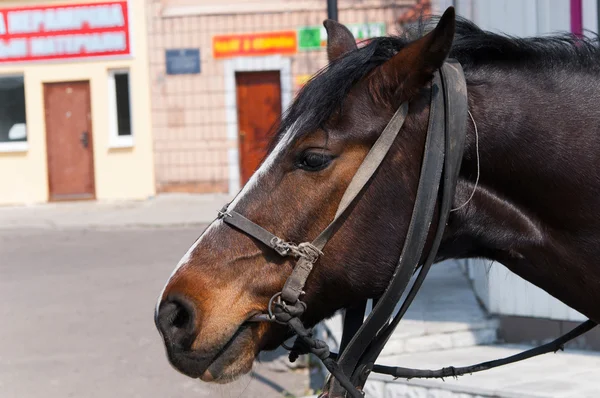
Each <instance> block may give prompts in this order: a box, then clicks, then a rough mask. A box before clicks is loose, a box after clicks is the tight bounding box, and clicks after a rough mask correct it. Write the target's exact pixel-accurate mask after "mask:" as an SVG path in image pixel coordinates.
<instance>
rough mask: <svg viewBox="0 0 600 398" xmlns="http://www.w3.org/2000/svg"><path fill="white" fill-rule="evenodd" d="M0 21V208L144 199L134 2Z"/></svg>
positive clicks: (13, 7)
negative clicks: (6, 205)
mask: <svg viewBox="0 0 600 398" xmlns="http://www.w3.org/2000/svg"><path fill="white" fill-rule="evenodd" d="M0 14H1V17H2V18H0V37H2V38H3V40H2V41H1V42H0V115H1V116H0V205H4V204H29V203H41V202H47V201H60V200H81V199H98V200H118V199H143V198H147V197H148V196H151V195H153V194H154V173H153V166H154V165H153V152H152V138H151V137H152V134H151V131H152V126H151V123H150V119H149V113H150V90H149V75H148V54H147V52H148V45H147V35H146V19H145V18H144V15H145V4H144V2H143V0H121V1H100V2H98V1H95V2H91V1H86V0H78V1H70V0H63V1H60V2H59V1H53V0H32V1H29V0H27V1H14V2H5V1H2V2H0Z"/></svg>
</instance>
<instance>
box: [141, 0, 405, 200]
mask: <svg viewBox="0 0 600 398" xmlns="http://www.w3.org/2000/svg"><path fill="white" fill-rule="evenodd" d="M146 2H147V6H148V32H149V44H150V53H149V56H150V79H151V82H152V85H151V86H152V123H153V131H154V138H155V145H154V148H155V164H156V183H157V190H159V191H163V190H164V191H170V190H180V191H195V192H229V193H235V192H232V191H235V188H236V184H235V183H233V184H232V183H231V182H232V179H235V178H236V173H237V170H236V167H237V166H236V156H238V155H237V153H236V148H237V133H236V131H235V128H236V126H235V125H232V124H235V118H236V117H235V112H236V108H235V86H233V87H232V86H231V85H227V84H226V83H227V79H228V78H230V77H228V73H227V72H226V70H227V68H228V66H227V65H228V62H231V60H221V59H219V60H215V59H213V58H212V48H211V45H212V37H213V36H214V35H219V34H230V33H252V32H265V31H278V30H296V29H297V28H299V27H302V26H307V25H318V26H322V23H323V20H324V19H325V18H326V16H327V12H326V2H325V1H324V0H323V1H317V0H295V1H289V0H288V1H279V0H269V1H246V0H244V1H242V0H224V1H221V2H219V1H214V0H213V1H192V0H146ZM415 2H416V0H397V1H394V2H390V1H387V0H360V1H359V0H340V7H339V19H340V21H342V22H343V23H364V22H385V23H386V26H387V29H388V33H395V32H396V28H397V26H396V24H395V22H396V21H397V19H398V17H400V16H401V15H402V14H404V13H405V12H406V11H407V10H408V9H409V7H410V6H411V5H414V4H415ZM233 3H235V4H233ZM189 47H191V48H199V49H200V53H201V61H202V63H201V67H202V70H201V73H200V74H198V75H175V76H172V75H166V72H165V69H166V67H165V49H175V48H189ZM262 58H264V57H262ZM285 58H287V59H289V60H290V63H291V68H290V69H291V74H290V75H287V76H283V77H282V87H283V83H286V84H287V83H289V85H290V86H291V88H292V94H293V93H294V92H296V91H297V89H298V86H297V84H296V83H297V79H298V78H300V77H301V76H304V75H311V74H313V73H315V72H317V71H318V70H319V69H320V68H322V67H323V66H325V65H326V62H327V61H326V54H325V51H324V50H323V49H321V50H315V51H299V52H298V53H297V54H295V55H293V56H289V57H288V56H286V57H285ZM238 61H239V62H237V64H239V65H242V64H244V62H245V63H246V64H247V65H250V66H251V67H252V65H254V66H256V64H260V63H261V62H263V61H264V62H263V64H265V65H267V64H270V63H269V62H270V61H268V60H263V61H261V60H257V59H249V58H248V57H239V59H238ZM277 62H278V61H277V60H275V63H277ZM232 98H233V101H232V100H231V99H232ZM285 105H286V104H284V106H285ZM232 113H233V116H232Z"/></svg>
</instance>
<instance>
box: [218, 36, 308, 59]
mask: <svg viewBox="0 0 600 398" xmlns="http://www.w3.org/2000/svg"><path fill="white" fill-rule="evenodd" d="M297 51H298V40H297V37H296V32H295V31H293V30H290V31H281V32H267V33H252V34H241V35H220V36H213V57H214V58H228V57H239V56H254V55H270V54H295V53H296V52H297Z"/></svg>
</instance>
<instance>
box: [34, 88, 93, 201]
mask: <svg viewBox="0 0 600 398" xmlns="http://www.w3.org/2000/svg"><path fill="white" fill-rule="evenodd" d="M44 108H45V114H46V145H47V151H48V183H49V188H50V200H77V199H93V198H94V197H95V191H94V157H93V145H92V126H91V109H90V84H89V82H63V83H46V84H44Z"/></svg>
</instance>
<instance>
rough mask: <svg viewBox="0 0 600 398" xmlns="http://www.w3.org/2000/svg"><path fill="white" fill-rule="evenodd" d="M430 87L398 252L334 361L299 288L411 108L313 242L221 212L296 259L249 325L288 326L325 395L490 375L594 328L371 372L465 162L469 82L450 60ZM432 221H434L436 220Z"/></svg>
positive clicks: (350, 322)
mask: <svg viewBox="0 0 600 398" xmlns="http://www.w3.org/2000/svg"><path fill="white" fill-rule="evenodd" d="M431 88H432V90H431V106H430V113H429V124H428V128H427V138H426V142H425V150H424V153H423V161H422V165H421V175H420V178H419V184H418V189H417V196H416V200H415V205H414V208H413V212H412V216H411V220H410V224H409V227H408V231H407V235H406V239H405V242H404V246H403V249H402V253H401V255H400V258H399V260H398V264H397V266H396V269H395V271H394V274H393V276H392V279H391V281H390V283H389V285H388V287H387V289H386V290H385V292H384V293H383V295H382V296H381V297H379V298H378V299H377V300H376V304H375V305H374V307H373V310H372V311H371V313H370V314H369V316H368V317H367V319H366V320H365V321H364V322H363V318H364V314H365V306H366V303H364V304H363V305H362V307H361V308H358V309H348V310H346V316H345V319H344V333H343V336H342V343H341V346H340V354H339V355H338V354H333V353H330V352H329V349H328V347H327V345H326V344H325V343H324V342H322V341H320V340H316V339H314V338H313V337H312V332H311V331H310V330H309V329H306V328H305V327H304V326H303V324H302V321H301V320H300V317H301V315H302V314H303V312H304V311H305V310H306V304H305V303H304V302H302V301H301V300H300V296H301V295H302V294H303V293H304V292H303V289H304V285H305V283H306V280H307V278H308V276H309V274H310V272H311V270H312V268H313V265H314V263H315V262H316V261H317V260H318V258H319V256H320V255H322V254H323V253H322V250H323V248H324V247H325V245H326V244H327V242H328V240H329V238H331V236H332V234H333V232H334V230H336V228H337V226H338V224H339V223H341V222H343V220H344V218H341V216H342V215H344V214H345V212H346V210H347V209H348V207H349V205H350V204H351V203H352V202H353V201H354V200H355V199H356V198H357V196H358V194H359V193H360V192H361V191H362V189H363V188H364V187H365V186H366V185H367V184H368V183H369V181H370V180H371V177H372V176H373V174H374V173H375V172H376V171H377V169H378V168H379V166H380V165H381V163H382V162H383V161H384V159H385V157H386V155H387V153H388V152H389V150H390V148H391V147H392V144H393V143H394V141H395V139H396V137H397V135H398V133H399V131H400V129H401V127H402V125H403V123H404V121H405V119H406V116H407V114H408V103H403V104H402V105H401V106H400V108H399V109H398V110H397V111H396V113H395V114H394V116H393V117H392V119H391V120H390V122H389V123H388V125H387V126H386V128H385V129H384V130H383V132H382V133H381V135H380V136H379V138H378V139H377V141H376V142H375V144H374V145H373V146H372V147H371V150H370V151H369V153H368V154H367V156H366V157H365V159H364V160H363V162H362V164H361V165H360V167H359V168H358V170H357V172H356V174H355V175H354V177H353V178H352V180H351V182H350V184H349V186H348V188H347V189H346V191H345V192H344V195H343V196H342V199H341V201H340V204H339V205H338V209H337V211H336V214H335V216H334V218H333V220H332V221H331V222H330V224H329V225H328V226H327V227H326V228H325V229H324V230H323V231H322V232H321V233H320V234H319V236H317V238H316V239H315V240H314V241H312V242H303V243H300V244H294V243H291V242H286V241H285V240H283V239H281V238H280V237H278V236H276V235H274V234H272V233H271V232H269V231H267V230H266V229H264V228H263V227H261V226H260V225H258V224H256V223H254V222H252V221H251V220H249V219H247V218H246V217H244V216H243V215H241V214H240V213H238V212H236V211H235V210H229V209H228V208H227V207H228V205H226V206H225V207H224V208H223V209H222V210H221V211H220V212H219V218H220V219H222V220H223V221H224V222H225V223H226V224H228V225H230V226H232V227H234V228H236V229H238V230H240V231H242V232H244V233H246V234H247V235H249V236H251V237H253V238H255V239H257V240H259V241H261V242H262V243H264V244H265V245H267V246H268V247H270V248H272V249H273V250H274V251H275V252H277V253H278V254H279V255H281V256H293V257H296V258H297V262H296V265H295V267H294V269H293V271H292V273H291V275H290V276H289V277H288V279H287V280H286V282H285V285H284V287H283V289H282V291H281V292H279V293H277V294H275V295H274V296H273V297H272V298H271V300H270V302H269V307H268V313H265V314H260V315H257V316H254V317H253V318H251V319H250V320H249V321H255V322H256V321H270V322H278V323H282V324H287V325H288V326H289V327H290V328H291V329H292V330H293V331H294V332H295V333H296V334H297V336H298V339H297V340H296V343H295V346H294V349H293V351H292V354H290V359H291V360H293V359H295V358H296V357H297V355H298V354H301V353H307V352H312V353H314V354H316V355H317V356H318V357H319V358H320V359H321V361H322V362H323V364H324V365H325V366H326V367H327V369H328V370H329V371H330V373H331V375H332V376H333V378H334V380H332V379H329V380H328V388H327V389H326V390H325V391H327V392H326V393H325V394H326V395H324V396H328V397H340V396H344V394H345V392H347V393H348V394H349V395H350V396H351V397H353V398H358V397H362V396H363V395H364V393H363V391H362V389H363V387H364V384H365V383H366V380H367V377H368V375H369V374H370V372H371V371H375V372H378V373H385V374H390V375H393V376H395V377H408V378H410V377H446V376H456V375H460V374H465V373H471V372H475V371H480V370H485V369H489V368H492V367H496V366H500V365H502V364H506V363H511V362H515V361H517V360H521V359H525V358H528V357H531V356H535V355H539V354H543V353H545V352H550V351H551V350H553V349H557V348H560V347H561V345H562V344H564V343H565V342H566V341H568V340H570V339H573V338H575V337H577V336H579V335H580V334H583V333H585V332H586V331H588V330H590V329H591V328H593V327H594V326H595V325H596V324H595V323H593V322H592V321H587V322H585V323H584V324H582V325H581V326H579V327H578V328H576V329H575V330H573V331H572V332H570V333H568V334H567V335H565V336H563V337H561V338H559V339H557V340H555V341H554V342H552V343H549V344H547V345H545V346H541V347H538V348H537V349H533V350H530V351H527V352H525V353H522V354H518V355H516V356H514V357H509V358H505V359H502V360H498V361H492V362H488V363H483V364H478V365H474V366H471V367H465V368H454V367H450V368H443V369H441V370H439V371H428V370H418V369H407V368H399V367H386V366H380V365H375V360H376V359H377V357H378V356H379V354H380V353H381V351H382V350H383V347H384V346H385V344H386V342H387V341H388V339H389V337H390V336H391V334H392V332H393V331H394V329H395V327H396V326H397V325H398V323H399V322H400V320H401V319H402V317H403V316H404V314H405V313H406V311H407V309H408V307H409V305H410V304H411V303H412V301H413V299H414V297H415V296H416V294H417V291H418V290H419V288H420V286H421V284H422V283H423V280H424V279H425V276H426V275H427V272H428V271H429V269H430V267H431V265H432V264H433V262H434V261H435V258H436V255H437V251H438V248H439V245H440V243H441V240H442V236H443V233H444V229H445V226H446V223H447V220H448V215H449V213H450V209H451V206H452V203H453V199H454V193H455V188H456V183H457V180H458V174H459V171H460V165H461V162H462V155H463V150H464V140H465V132H466V121H467V111H468V104H467V87H466V81H465V78H464V75H463V72H462V67H461V66H460V64H459V63H458V62H456V61H455V60H447V62H446V63H445V64H444V65H443V66H442V68H440V70H439V71H438V72H436V73H435V74H434V78H433V82H432V85H431ZM436 215H437V219H435V220H434V218H435V216H436ZM432 224H435V225H434V226H432ZM431 230H432V231H434V233H435V235H434V238H433V241H432V242H431V244H430V247H429V251H428V253H427V255H426V256H424V254H425V253H424V250H425V245H426V241H427V237H428V235H429V233H430V231H431ZM423 258H425V260H424V262H422V259H423ZM419 265H421V267H420V272H419V275H418V276H417V278H416V279H415V282H414V283H413V286H412V287H411V290H410V291H409V293H408V295H407V298H406V299H405V301H404V302H403V303H402V306H401V307H400V310H399V312H398V313H397V314H396V315H395V316H394V317H393V319H391V320H390V318H391V317H392V314H393V312H394V309H395V307H396V304H397V303H398V301H399V300H400V298H401V297H402V294H403V293H404V291H405V290H406V288H407V286H408V283H409V281H410V279H411V276H412V275H413V273H414V272H415V270H416V269H417V268H418V266H419ZM336 359H337V361H336Z"/></svg>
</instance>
